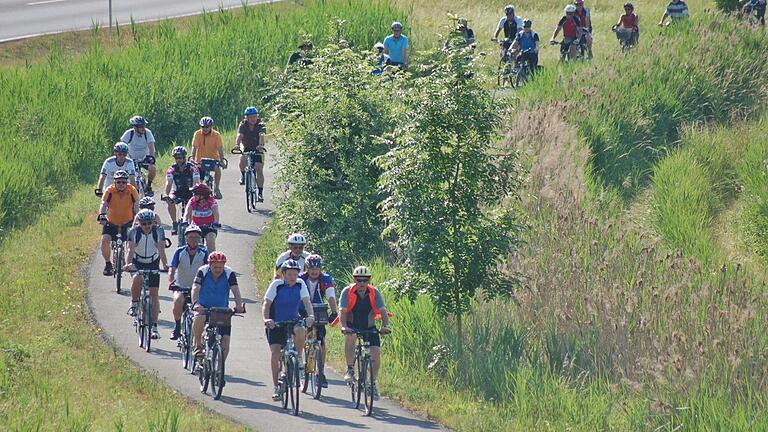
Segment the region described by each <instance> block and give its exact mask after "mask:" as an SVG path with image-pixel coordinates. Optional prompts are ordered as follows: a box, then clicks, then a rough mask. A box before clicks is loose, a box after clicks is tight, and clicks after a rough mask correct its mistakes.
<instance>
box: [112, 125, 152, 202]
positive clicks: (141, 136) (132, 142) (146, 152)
mask: <svg viewBox="0 0 768 432" xmlns="http://www.w3.org/2000/svg"><path fill="white" fill-rule="evenodd" d="M128 123H129V124H130V125H131V128H130V129H128V130H126V131H125V132H124V133H123V136H122V137H120V141H122V142H124V143H126V144H128V155H129V156H130V157H131V159H133V162H134V163H135V164H136V169H137V170H138V169H139V164H141V163H146V164H147V165H148V168H147V172H148V176H147V184H146V186H145V187H144V194H145V195H149V196H152V194H153V193H154V192H152V181H153V180H154V179H155V173H156V168H155V136H154V135H153V134H152V131H151V130H149V129H147V121H146V120H145V119H144V117H142V116H133V117H131V119H130V120H129V121H128Z"/></svg>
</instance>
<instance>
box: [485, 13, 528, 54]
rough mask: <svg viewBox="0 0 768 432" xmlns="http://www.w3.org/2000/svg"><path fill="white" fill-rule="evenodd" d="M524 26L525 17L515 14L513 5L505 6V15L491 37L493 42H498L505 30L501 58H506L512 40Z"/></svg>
mask: <svg viewBox="0 0 768 432" xmlns="http://www.w3.org/2000/svg"><path fill="white" fill-rule="evenodd" d="M521 28H523V19H522V18H520V17H519V16H517V15H515V7H514V6H512V5H506V6H504V17H502V18H501V20H499V25H498V26H497V27H496V33H494V34H493V37H492V38H491V41H492V42H497V41H498V40H499V39H498V37H499V33H501V32H502V31H504V43H503V44H502V47H501V58H504V54H505V53H506V52H507V50H508V49H509V47H510V46H511V45H512V41H513V40H514V39H515V37H516V36H517V33H518V32H520V29H521Z"/></svg>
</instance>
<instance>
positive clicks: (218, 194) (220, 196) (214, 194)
mask: <svg viewBox="0 0 768 432" xmlns="http://www.w3.org/2000/svg"><path fill="white" fill-rule="evenodd" d="M213 196H214V197H216V199H222V198H224V197H223V196H222V195H221V191H220V190H219V188H216V190H215V191H214V192H213Z"/></svg>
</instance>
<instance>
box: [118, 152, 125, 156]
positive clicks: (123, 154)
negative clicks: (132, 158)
mask: <svg viewBox="0 0 768 432" xmlns="http://www.w3.org/2000/svg"><path fill="white" fill-rule="evenodd" d="M115 156H128V153H123V152H117V153H115Z"/></svg>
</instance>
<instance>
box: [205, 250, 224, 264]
mask: <svg viewBox="0 0 768 432" xmlns="http://www.w3.org/2000/svg"><path fill="white" fill-rule="evenodd" d="M208 262H209V263H212V262H227V256H226V255H224V252H222V251H213V252H211V254H210V255H208Z"/></svg>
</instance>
